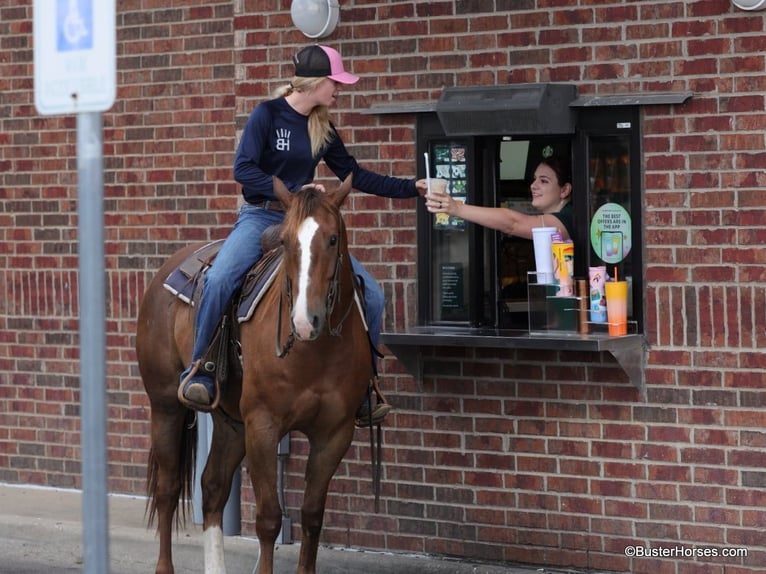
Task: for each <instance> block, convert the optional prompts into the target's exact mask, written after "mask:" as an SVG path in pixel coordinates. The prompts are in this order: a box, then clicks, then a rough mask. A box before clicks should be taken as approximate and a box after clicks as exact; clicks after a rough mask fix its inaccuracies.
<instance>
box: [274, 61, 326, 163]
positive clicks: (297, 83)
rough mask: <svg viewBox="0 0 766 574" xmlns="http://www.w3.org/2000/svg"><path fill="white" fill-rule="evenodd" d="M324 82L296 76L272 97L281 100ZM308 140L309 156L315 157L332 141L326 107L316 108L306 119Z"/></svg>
mask: <svg viewBox="0 0 766 574" xmlns="http://www.w3.org/2000/svg"><path fill="white" fill-rule="evenodd" d="M322 80H324V77H321V78H303V77H298V76H296V77H295V78H293V80H292V82H290V83H289V84H285V85H283V86H280V87H278V88H277V89H276V90H274V92H273V93H272V97H274V98H281V97H283V96H289V95H290V94H292V93H293V92H310V91H312V90H314V89H316V87H317V86H318V85H319V84H320V83H321V82H322ZM308 129H309V139H310V140H311V155H313V156H314V157H316V156H317V155H319V152H320V151H322V148H323V147H325V146H326V145H327V144H328V143H330V142H331V141H332V138H333V135H334V134H333V129H332V126H331V125H330V111H329V110H328V109H327V106H316V107H315V108H314V109H313V110H311V113H310V114H309V118H308Z"/></svg>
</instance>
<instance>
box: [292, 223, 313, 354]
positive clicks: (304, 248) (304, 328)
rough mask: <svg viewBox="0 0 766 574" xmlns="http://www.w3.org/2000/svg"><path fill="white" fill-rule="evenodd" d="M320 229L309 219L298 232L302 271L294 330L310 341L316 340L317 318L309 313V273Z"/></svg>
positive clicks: (295, 307) (300, 336) (294, 316)
mask: <svg viewBox="0 0 766 574" xmlns="http://www.w3.org/2000/svg"><path fill="white" fill-rule="evenodd" d="M317 229H319V224H318V223H317V221H316V219H314V218H313V217H307V218H306V220H305V221H304V222H303V223H301V227H300V229H299V230H298V248H299V249H300V254H301V258H300V269H299V270H298V293H297V296H296V297H295V303H294V304H293V317H292V319H293V328H294V329H295V336H296V337H298V339H300V340H304V341H308V340H311V339H314V338H316V336H317V334H318V332H317V330H316V327H317V325H316V323H315V322H316V316H315V315H312V314H311V313H310V312H309V308H308V288H309V282H310V278H309V272H310V271H311V242H312V241H313V239H314V235H315V234H316V232H317Z"/></svg>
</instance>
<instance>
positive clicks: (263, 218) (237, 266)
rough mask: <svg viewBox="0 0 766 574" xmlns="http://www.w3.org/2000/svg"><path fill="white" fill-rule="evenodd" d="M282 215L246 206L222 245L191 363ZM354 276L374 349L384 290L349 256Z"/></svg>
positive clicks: (208, 281) (207, 284)
mask: <svg viewBox="0 0 766 574" xmlns="http://www.w3.org/2000/svg"><path fill="white" fill-rule="evenodd" d="M283 219H284V213H282V212H281V211H270V210H267V209H261V208H259V207H254V206H252V205H249V204H245V205H243V206H242V208H241V209H240V210H239V217H238V218H237V222H236V223H235V224H234V227H233V229H232V230H231V233H230V234H229V236H228V237H227V238H226V241H224V242H223V246H222V247H221V251H220V252H219V253H218V255H217V256H216V258H215V262H214V264H213V265H212V266H211V267H210V269H208V271H207V273H206V274H205V280H204V283H203V286H202V298H201V300H200V301H199V303H198V305H199V306H198V309H197V316H196V322H195V325H194V329H195V338H194V349H193V350H192V362H194V361H197V360H199V359H201V358H202V357H203V355H204V354H205V351H207V348H208V346H209V345H210V342H211V340H212V338H213V334H214V331H215V328H216V327H217V326H218V322H219V321H220V320H221V317H223V315H224V313H225V312H226V311H227V310H228V308H229V305H230V304H231V301H232V297H233V296H234V293H235V292H236V291H237V290H238V289H239V288H240V287H241V286H242V281H243V280H244V278H245V275H246V274H247V272H248V270H249V269H250V267H252V266H253V265H254V264H255V262H256V261H258V259H260V257H261V255H262V253H263V249H262V248H261V235H262V234H263V232H264V231H265V230H266V228H267V227H269V226H270V225H273V224H275V223H281V222H282V220H283ZM351 265H352V268H353V269H354V273H355V274H357V275H360V276H361V277H362V282H363V284H364V289H365V296H364V302H365V306H366V308H367V326H368V328H369V330H370V337H371V338H372V341H373V343H374V344H375V345H376V346H377V344H378V339H379V338H380V331H381V328H382V323H383V307H384V305H385V299H384V297H383V291H382V289H381V288H380V286H379V285H378V284H377V282H376V281H375V279H373V277H372V275H370V274H369V273H368V272H367V271H366V270H365V269H364V268H363V267H362V264H361V263H359V262H358V261H357V260H356V259H355V258H354V257H351Z"/></svg>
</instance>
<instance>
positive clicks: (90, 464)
mask: <svg viewBox="0 0 766 574" xmlns="http://www.w3.org/2000/svg"><path fill="white" fill-rule="evenodd" d="M101 116H102V114H101V112H81V113H79V114H77V177H78V193H77V197H78V201H77V213H78V225H79V232H80V238H79V249H80V258H79V268H80V280H79V283H80V408H81V412H80V419H81V431H80V435H81V439H80V443H81V447H82V482H83V484H82V489H83V503H82V515H83V516H82V517H83V530H82V537H83V572H84V573H85V574H105V573H107V572H109V507H108V498H107V449H106V365H105V357H106V335H105V323H106V297H105V292H106V285H105V269H104V173H103V170H104V162H103V125H102V117H101Z"/></svg>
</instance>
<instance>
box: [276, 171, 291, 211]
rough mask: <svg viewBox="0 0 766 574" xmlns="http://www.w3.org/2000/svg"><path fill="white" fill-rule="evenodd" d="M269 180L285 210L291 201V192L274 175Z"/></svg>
mask: <svg viewBox="0 0 766 574" xmlns="http://www.w3.org/2000/svg"><path fill="white" fill-rule="evenodd" d="M271 181H272V185H273V186H274V195H276V196H277V199H278V200H279V201H281V202H282V206H283V207H284V208H285V210H287V208H289V207H290V204H291V203H292V201H293V194H292V193H290V190H289V189H287V186H286V185H285V184H284V183H282V180H281V179H279V178H278V177H277V176H276V175H274V176H272V177H271Z"/></svg>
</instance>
